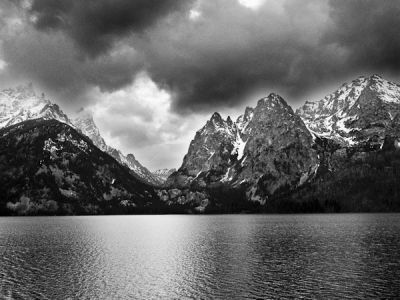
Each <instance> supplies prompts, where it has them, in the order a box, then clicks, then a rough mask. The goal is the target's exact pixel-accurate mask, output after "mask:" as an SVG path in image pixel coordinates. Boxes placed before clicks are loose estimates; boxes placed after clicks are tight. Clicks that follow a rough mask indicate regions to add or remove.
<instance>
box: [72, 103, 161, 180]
mask: <svg viewBox="0 0 400 300" xmlns="http://www.w3.org/2000/svg"><path fill="white" fill-rule="evenodd" d="M72 122H73V124H74V125H75V126H76V128H78V129H79V130H80V131H81V132H82V133H83V134H85V135H86V136H87V137H89V138H90V139H91V140H92V141H93V144H95V145H96V146H97V147H98V148H99V149H100V150H102V151H104V152H106V153H108V154H110V155H111V156H112V157H114V158H115V159H116V160H117V161H118V162H119V163H121V164H123V165H125V166H127V167H128V168H129V169H130V170H132V172H133V174H134V175H135V176H137V177H138V178H139V179H141V180H144V181H145V182H147V183H149V184H151V185H155V186H158V185H161V184H162V183H163V182H164V181H163V180H162V179H160V178H158V177H157V176H154V175H153V174H152V173H151V172H150V171H149V170H148V169H147V168H146V167H144V166H143V165H142V164H141V163H140V162H139V161H138V160H137V159H136V158H135V156H134V155H133V154H128V155H126V156H125V155H124V154H123V153H122V152H121V151H120V150H117V149H115V148H113V147H111V146H108V145H107V144H106V142H105V141H104V139H103V137H102V136H101V134H100V131H99V129H98V127H97V126H96V124H95V122H94V120H93V116H92V115H91V113H89V112H86V111H82V112H80V114H79V115H78V116H77V117H76V118H75V119H74V120H73V121H72Z"/></svg>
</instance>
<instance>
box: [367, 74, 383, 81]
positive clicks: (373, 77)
mask: <svg viewBox="0 0 400 300" xmlns="http://www.w3.org/2000/svg"><path fill="white" fill-rule="evenodd" d="M369 79H370V80H374V79H375V80H382V79H383V77H382V76H381V75H379V74H372V75H371V76H370V77H369Z"/></svg>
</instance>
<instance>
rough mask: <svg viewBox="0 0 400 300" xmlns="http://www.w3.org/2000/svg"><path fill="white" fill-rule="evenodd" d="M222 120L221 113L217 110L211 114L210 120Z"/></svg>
mask: <svg viewBox="0 0 400 300" xmlns="http://www.w3.org/2000/svg"><path fill="white" fill-rule="evenodd" d="M213 120H214V121H223V120H222V117H221V115H220V114H219V113H218V112H215V113H213V114H212V116H211V119H210V121H213Z"/></svg>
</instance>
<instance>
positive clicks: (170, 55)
mask: <svg viewBox="0 0 400 300" xmlns="http://www.w3.org/2000/svg"><path fill="white" fill-rule="evenodd" d="M399 15H400V1H398V0H386V1H378V0H374V1H371V0H332V1H329V0H163V1H160V0H85V1H73V0H3V1H1V2H0V88H7V87H10V86H14V85H17V84H21V83H26V82H33V83H34V86H35V87H36V90H37V91H39V92H41V91H44V92H45V94H46V95H47V97H48V98H50V99H51V100H52V101H54V102H56V103H58V104H59V105H60V106H61V108H62V109H63V110H64V111H65V112H67V113H68V114H69V115H74V114H75V113H77V112H78V111H80V110H82V108H83V109H84V110H86V111H90V112H92V113H93V115H94V119H95V121H96V123H97V125H98V127H99V128H100V131H101V133H102V135H103V136H104V138H105V140H106V141H107V143H108V144H110V145H112V146H114V147H116V148H118V149H121V150H122V151H123V152H124V153H125V154H127V153H133V154H134V155H135V156H136V158H137V159H138V160H139V161H140V162H141V163H142V164H143V165H145V166H146V167H148V168H149V169H150V170H155V169H158V168H172V167H175V168H177V167H179V166H180V164H181V162H182V159H183V156H184V155H185V153H186V152H187V149H188V146H189V143H190V141H191V139H192V138H193V137H194V134H195V132H196V131H197V130H198V129H200V128H201V127H202V126H203V125H204V123H205V122H206V120H207V119H209V117H210V116H211V114H212V113H213V112H215V111H218V112H220V113H221V114H222V115H223V116H224V117H227V116H228V115H231V116H233V117H237V116H238V115H240V114H241V113H242V112H243V111H244V109H245V107H246V106H254V105H255V104H256V102H257V100H258V99H259V98H261V97H263V96H266V95H268V94H269V93H270V92H276V93H278V94H280V95H281V96H282V97H284V98H285V99H286V101H287V102H288V103H289V104H291V105H292V106H293V107H295V108H296V107H298V106H300V105H301V104H302V103H303V102H304V101H305V100H318V99H319V98H322V97H323V96H325V95H326V94H329V93H330V92H332V91H334V90H335V89H336V88H337V87H339V86H340V85H341V84H342V83H343V82H346V81H349V80H352V79H355V78H357V77H358V76H361V75H370V74H375V73H377V74H380V75H382V76H383V77H384V78H387V79H389V80H393V81H396V82H400V55H399V53H400V35H399V32H400V18H399V17H398V16H399Z"/></svg>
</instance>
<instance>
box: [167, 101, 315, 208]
mask: <svg viewBox="0 0 400 300" xmlns="http://www.w3.org/2000/svg"><path fill="white" fill-rule="evenodd" d="M312 142H313V140H312V136H311V134H310V133H309V131H308V130H307V128H306V126H305V125H304V123H303V121H302V120H301V118H300V117H299V116H297V115H296V114H295V113H294V112H293V110H292V108H291V107H290V106H289V105H288V104H287V103H286V102H285V101H284V100H283V99H282V98H281V97H280V96H278V95H276V94H270V95H269V96H268V97H265V98H263V99H261V100H259V101H258V103H257V106H256V107H255V108H254V109H252V108H246V111H245V113H244V115H242V116H240V117H239V118H238V119H237V121H236V122H232V120H231V119H230V118H229V117H228V119H227V120H223V119H222V118H221V116H220V115H219V114H218V113H214V114H213V116H212V117H211V119H210V120H209V121H207V123H206V125H205V126H204V127H203V128H202V129H200V130H199V131H198V132H197V133H196V135H195V138H194V139H193V141H192V142H191V143H190V146H189V150H188V153H187V154H186V156H185V158H184V160H183V163H182V166H181V167H180V168H179V170H178V171H177V172H175V173H173V174H172V175H171V176H170V177H169V178H168V180H167V184H168V185H170V186H176V187H185V186H186V187H187V186H191V187H213V186H217V185H221V184H222V185H226V186H230V187H232V188H238V189H245V191H246V198H247V199H248V200H253V201H258V202H260V203H265V201H266V199H267V198H268V197H270V196H271V195H273V194H274V193H275V191H276V190H278V189H280V188H289V189H291V188H295V187H296V186H298V185H301V184H303V183H304V182H306V181H307V180H308V179H309V178H311V177H312V176H313V174H314V173H315V171H316V169H317V167H318V164H319V163H318V158H317V154H316V152H315V150H314V149H312V147H311V146H312Z"/></svg>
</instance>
